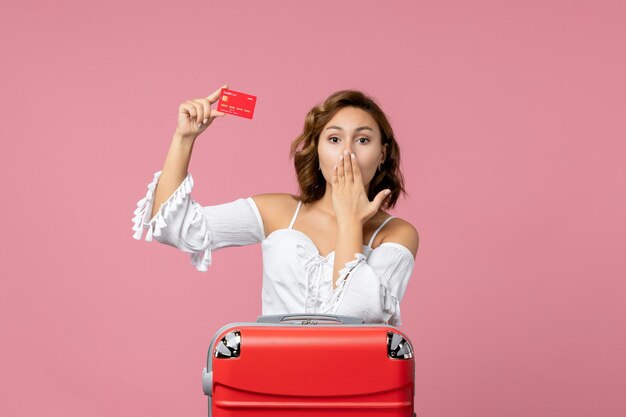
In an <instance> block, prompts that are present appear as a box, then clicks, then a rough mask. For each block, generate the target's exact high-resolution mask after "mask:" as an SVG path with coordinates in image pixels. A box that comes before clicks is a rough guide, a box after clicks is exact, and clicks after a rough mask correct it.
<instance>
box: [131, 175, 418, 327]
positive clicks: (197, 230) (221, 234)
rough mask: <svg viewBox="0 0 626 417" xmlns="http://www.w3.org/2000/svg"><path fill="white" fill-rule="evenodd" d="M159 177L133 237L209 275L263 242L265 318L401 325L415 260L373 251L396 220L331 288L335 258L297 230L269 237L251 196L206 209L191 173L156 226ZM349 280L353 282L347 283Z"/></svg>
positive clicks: (392, 250)
mask: <svg viewBox="0 0 626 417" xmlns="http://www.w3.org/2000/svg"><path fill="white" fill-rule="evenodd" d="M160 176H161V171H158V172H156V173H154V178H153V180H152V182H151V183H150V184H149V185H148V192H147V194H146V196H145V197H144V198H142V199H141V200H139V201H138V202H137V209H136V210H135V212H134V214H135V217H134V218H133V223H134V226H133V230H134V231H135V233H134V235H133V237H134V238H135V239H137V240H141V239H142V236H143V232H144V230H145V229H147V233H146V238H145V240H146V241H148V242H150V241H152V237H154V238H155V239H156V240H157V241H158V242H161V243H164V244H166V245H170V246H173V247H175V248H178V249H180V250H182V251H183V252H187V253H189V254H190V258H191V264H192V265H194V266H195V267H196V269H197V270H198V271H202V272H205V271H207V269H208V266H209V265H211V262H212V256H211V254H212V252H213V251H215V250H218V249H221V248H224V247H229V246H243V245H250V244H253V243H259V242H261V246H262V251H263V286H262V288H263V289H262V314H263V315H268V314H291V313H320V314H338V315H347V316H356V317H360V318H362V319H364V321H365V322H366V323H388V324H391V325H394V326H400V325H401V324H402V322H401V319H400V300H402V297H403V296H404V293H405V291H406V287H407V284H408V282H409V278H410V277H411V275H412V273H413V266H414V258H413V254H412V253H411V251H410V250H409V249H408V248H406V247H405V246H403V245H401V244H399V243H394V242H383V243H382V244H380V245H379V246H377V247H376V249H372V247H371V245H372V242H373V241H374V238H375V237H376V234H377V233H378V232H379V231H380V229H382V227H383V226H384V225H385V224H386V223H387V222H388V221H389V220H391V219H392V218H394V216H390V217H389V218H387V219H386V220H385V221H384V222H383V224H381V225H380V226H379V227H378V229H377V230H376V231H375V232H374V234H373V235H372V238H371V239H370V241H369V244H368V245H367V246H365V245H363V253H355V254H354V255H355V259H354V260H352V261H350V262H347V263H346V264H345V267H344V268H343V269H341V270H340V271H339V278H338V279H337V281H336V284H337V287H336V288H335V289H334V290H333V288H332V274H333V264H334V255H335V252H334V251H333V252H331V253H329V254H328V255H326V256H321V254H320V252H319V250H318V249H317V247H316V246H315V244H314V243H313V241H312V240H311V239H310V238H309V237H308V236H307V235H306V234H304V233H303V232H301V231H299V230H296V229H293V228H292V226H293V224H294V222H295V220H296V216H297V215H298V212H299V210H300V207H301V204H302V202H301V201H300V202H299V203H298V207H297V209H296V211H295V214H294V216H293V218H292V219H291V223H290V224H289V227H288V228H286V229H277V230H274V231H273V232H272V233H270V234H269V235H268V236H265V231H264V227H263V220H262V218H261V214H260V212H259V209H258V207H257V206H256V204H255V202H254V199H252V197H248V198H240V199H238V200H235V201H231V202H228V203H224V204H218V205H214V206H201V205H200V204H198V203H197V202H196V201H194V200H193V199H192V198H191V189H192V188H193V178H192V176H191V173H187V176H186V178H185V179H184V180H183V181H182V182H181V184H180V185H179V186H178V188H177V189H176V191H174V193H172V195H171V196H170V197H169V198H168V200H167V201H166V202H165V203H163V204H162V205H161V207H160V208H159V210H158V212H157V213H156V214H155V216H154V217H153V218H152V219H150V214H151V213H152V208H153V205H154V190H155V188H156V185H157V182H158V180H159V177H160ZM348 276H350V277H351V278H350V279H347V278H348Z"/></svg>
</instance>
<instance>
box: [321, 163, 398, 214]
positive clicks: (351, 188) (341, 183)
mask: <svg viewBox="0 0 626 417" xmlns="http://www.w3.org/2000/svg"><path fill="white" fill-rule="evenodd" d="M331 186H332V190H331V191H332V202H333V208H334V209H335V214H336V216H337V222H338V223H342V222H344V221H352V220H358V221H360V222H361V224H365V222H367V221H368V220H369V219H370V218H371V217H372V216H374V215H375V214H376V213H378V210H379V209H380V206H381V205H382V203H383V201H384V200H385V198H386V197H387V196H388V195H389V193H388V192H387V191H389V190H388V189H385V190H381V191H380V192H379V193H378V194H376V196H375V197H374V200H372V201H369V199H368V197H367V193H366V191H365V185H364V184H363V177H362V176H361V168H360V167H359V163H358V162H357V159H356V155H355V154H354V153H352V154H351V153H348V152H347V151H344V153H342V154H341V155H340V156H339V161H338V162H337V165H335V166H334V167H333V175H332V180H331Z"/></svg>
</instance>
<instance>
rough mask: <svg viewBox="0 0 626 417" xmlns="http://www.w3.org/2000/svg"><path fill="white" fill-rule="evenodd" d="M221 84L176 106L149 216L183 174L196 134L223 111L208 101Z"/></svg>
mask: <svg viewBox="0 0 626 417" xmlns="http://www.w3.org/2000/svg"><path fill="white" fill-rule="evenodd" d="M224 87H226V88H228V84H224V85H223V86H222V87H221V88H219V89H217V90H215V91H214V92H213V93H212V94H211V95H209V96H207V97H202V98H197V99H193V100H187V101H185V102H184V103H182V104H181V105H180V106H178V125H177V126H176V131H175V132H174V137H173V138H172V143H171V144H170V149H169V151H168V152H167V157H166V158H165V163H164V164H163V169H162V170H161V177H160V178H159V182H158V184H157V187H156V189H155V190H154V191H155V199H154V206H153V207H152V213H151V218H152V217H154V216H155V214H156V213H157V211H159V208H160V207H161V205H162V204H163V203H164V202H166V201H167V199H168V198H169V197H170V196H171V195H172V193H173V192H174V191H176V189H177V188H178V186H179V185H180V184H181V183H182V182H183V180H184V179H185V177H186V176H187V169H188V168H189V160H190V159H191V152H192V150H193V144H194V142H195V141H196V138H197V137H198V136H199V135H200V134H201V133H202V132H204V131H205V130H206V128H207V127H209V126H210V125H211V123H212V122H213V120H214V119H215V118H216V117H223V116H225V115H226V114H225V113H222V112H220V111H217V110H213V109H211V104H213V103H215V102H216V101H217V99H218V98H219V95H220V91H221V89H222V88H224Z"/></svg>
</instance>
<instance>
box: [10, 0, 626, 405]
mask: <svg viewBox="0 0 626 417" xmlns="http://www.w3.org/2000/svg"><path fill="white" fill-rule="evenodd" d="M624 4H625V3H624V2H621V1H598V0H594V1H591V0H589V1H545V0H542V1H506V2H504V1H500V2H494V1H473V2H467V1H462V0H458V1H432V2H409V1H405V2H397V1H396V2H393V1H386V2H380V1H376V2H374V1H362V0H359V1H340V2H338V1H315V2H300V1H245V2H235V3H232V2H228V1H220V2H197V1H189V2H185V3H181V2H154V1H133V2H128V1H100V2H84V1H58V2H46V1H38V2H33V1H25V2H8V3H6V4H5V5H3V11H2V13H0V35H1V37H0V39H1V40H0V42H1V48H2V50H1V52H2V57H3V65H2V77H1V79H0V83H1V84H0V87H1V89H2V92H3V93H2V100H0V106H1V109H0V110H1V111H0V114H1V115H2V123H0V133H1V137H2V141H3V152H2V156H3V157H2V159H3V162H2V164H1V165H0V170H1V172H0V174H1V175H2V179H3V181H2V186H3V189H2V204H1V209H0V210H2V233H3V236H4V239H2V251H1V252H0V256H1V265H2V270H1V276H2V281H1V283H2V288H1V291H0V308H1V314H0V332H1V334H0V336H1V338H2V349H1V352H2V362H3V365H2V368H3V369H2V378H0V397H1V398H0V415H2V416H31V415H46V416H65V417H74V416H96V417H99V416H135V415H146V416H151V417H158V416H183V415H186V416H200V415H205V413H206V407H207V398H206V397H205V396H204V395H203V393H202V389H201V382H200V376H201V370H202V367H203V366H204V364H205V360H206V351H207V348H208V345H209V342H210V340H211V338H212V336H213V334H214V332H215V331H217V329H219V328H220V327H221V326H223V325H225V324H228V323H231V322H235V321H255V320H256V317H257V316H258V315H259V314H260V313H261V297H260V294H261V266H262V265H261V250H260V245H252V246H246V247H240V248H226V249H222V250H221V251H220V252H215V254H214V264H213V265H212V266H211V268H210V270H209V271H208V272H207V273H204V274H203V273H200V272H197V271H196V270H195V269H194V268H193V267H192V266H191V264H190V262H189V258H188V256H187V255H186V254H183V253H181V252H179V251H177V250H175V249H174V248H171V247H167V246H165V245H161V244H159V243H158V242H153V243H147V242H145V241H141V242H138V241H136V240H134V239H132V233H133V232H132V230H131V227H132V223H131V218H132V212H133V210H134V208H135V204H136V202H137V200H139V199H140V198H142V197H143V196H144V195H145V192H146V185H147V184H148V182H149V181H150V180H151V178H152V174H153V173H154V172H155V171H158V170H159V169H161V167H162V163H163V161H164V158H165V155H166V152H167V148H168V146H169V142H170V140H171V136H172V133H173V131H174V128H175V126H176V118H177V110H178V106H179V104H180V103H181V102H183V101H185V100H187V99H191V98H197V97H201V96H206V95H208V94H209V93H211V92H212V91H214V90H215V89H217V88H219V87H220V86H221V85H222V84H224V83H226V82H228V83H230V87H231V88H233V89H236V90H240V91H244V92H248V93H250V94H255V95H257V96H258V102H257V107H256V111H255V116H254V119H253V120H247V119H242V118H236V117H230V118H226V119H218V120H216V122H215V123H214V125H212V126H211V127H209V129H208V131H207V132H205V133H204V134H203V135H202V136H201V137H200V138H199V140H198V143H197V145H196V147H195V152H194V156H193V159H192V162H191V166H190V171H191V172H192V174H193V175H194V178H195V180H196V188H195V189H194V198H195V199H196V200H197V201H199V202H201V203H202V204H204V205H210V204H218V203H222V202H227V201H232V200H234V199H237V198H240V197H246V196H250V195H253V194H259V193H264V192H292V193H295V192H296V182H295V175H294V170H293V164H292V161H290V160H289V157H288V150H289V144H290V143H291V141H292V140H293V138H295V137H296V136H297V135H298V133H299V132H300V130H301V128H302V125H303V121H304V116H305V114H306V112H307V111H308V109H309V108H310V107H311V106H313V105H315V104H317V103H319V102H321V101H322V100H323V99H324V98H325V97H327V96H328V95H329V94H331V93H332V92H334V91H336V90H339V89H344V88H356V89H362V90H363V91H365V92H366V93H368V94H371V95H373V96H374V97H375V98H377V99H378V100H379V103H380V104H381V106H382V107H383V109H384V110H385V111H386V113H387V114H388V115H389V117H390V119H391V123H392V125H393V127H394V128H395V131H396V133H397V137H398V140H399V143H400V145H401V147H402V151H403V154H402V156H403V168H404V173H405V176H406V179H407V187H408V191H409V193H410V194H411V195H410V198H409V199H406V200H400V203H399V204H398V206H397V208H396V210H395V211H392V213H393V214H395V215H397V216H400V217H402V218H405V219H407V220H409V221H410V222H411V223H413V224H414V225H415V227H416V228H417V229H418V231H419V233H420V249H419V252H418V256H417V260H416V266H415V273H414V275H413V277H412V280H411V282H410V284H409V287H408V291H407V294H406V296H405V298H404V299H403V301H402V312H403V316H402V319H403V325H402V327H401V328H402V330H404V331H405V332H407V333H408V334H409V335H410V337H411V338H412V341H413V344H414V348H415V351H416V366H417V381H416V391H417V392H416V411H417V413H418V416H420V417H447V416H472V417H473V416H476V417H478V416H480V417H488V416H493V417H501V416H507V417H516V416H520V417H521V416H566V415H567V416H569V417H575V416H592V415H593V416H603V417H609V416H623V415H625V414H626V399H625V398H626V397H624V396H623V394H624V393H623V388H624V386H626V376H625V375H626V372H625V371H626V359H625V355H624V351H625V349H626V334H625V330H624V329H625V328H626V326H625V324H626V323H624V321H625V320H624V317H625V315H626V307H625V304H626V303H625V302H624V300H625V296H626V284H625V281H624V277H625V276H626V256H624V255H625V254H626V251H625V246H626V245H625V244H624V234H625V233H626V217H625V216H624V213H625V212H626V195H625V194H626V193H625V190H626V170H625V168H624V166H625V164H624V159H625V158H624V154H625V152H626V149H625V148H626V146H625V145H624V139H625V132H626V128H625V124H624V116H625V114H626V101H625V99H624V97H626V81H625V80H626V78H625V77H624V74H626V59H625V56H626V26H625V25H624V16H625V13H626V7H625V5H624Z"/></svg>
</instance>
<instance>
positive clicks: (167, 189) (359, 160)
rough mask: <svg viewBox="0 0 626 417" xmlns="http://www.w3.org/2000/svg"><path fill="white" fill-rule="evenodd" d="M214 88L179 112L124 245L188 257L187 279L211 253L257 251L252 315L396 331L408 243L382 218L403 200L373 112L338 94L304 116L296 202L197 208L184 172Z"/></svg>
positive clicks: (295, 151)
mask: <svg viewBox="0 0 626 417" xmlns="http://www.w3.org/2000/svg"><path fill="white" fill-rule="evenodd" d="M223 87H228V85H227V84H226V85H224V86H223ZM220 90H221V88H220V89H218V90H216V91H215V92H214V93H213V94H211V95H210V96H208V97H206V98H198V99H194V100H189V101H186V102H184V103H182V104H181V105H180V107H179V112H178V126H177V128H176V131H175V134H174V137H173V140H172V143H171V145H170V148H169V151H168V154H167V158H166V160H165V164H164V165H163V169H162V170H161V171H158V172H156V173H155V174H154V178H153V180H152V182H151V183H150V184H149V185H148V192H147V194H146V196H145V197H144V198H143V199H141V200H139V202H138V203H137V209H136V210H135V213H134V214H135V217H134V219H133V222H134V223H135V226H134V227H133V230H135V234H134V236H133V237H134V238H135V239H137V240H141V239H142V236H143V231H144V229H147V234H146V241H151V240H152V237H153V236H154V238H155V239H156V240H157V241H158V242H161V243H164V244H167V245H170V246H174V247H176V248H178V249H180V250H182V251H183V252H186V253H189V254H190V257H191V263H192V264H193V265H194V266H195V267H196V269H197V270H198V271H206V270H207V269H208V266H209V265H211V253H212V252H213V251H215V250H218V249H220V248H224V247H228V246H242V245H250V244H253V243H259V242H261V243H262V251H263V291H262V302H263V307H262V314H263V315H267V314H289V313H326V314H341V315H348V316H357V317H361V318H363V319H364V320H365V322H366V323H389V324H392V325H397V326H399V325H401V320H400V301H401V300H402V297H403V295H404V293H405V291H406V287H407V284H408V281H409V278H410V277H411V274H412V272H413V266H414V261H415V256H416V253H417V248H418V242H419V237H418V233H417V231H416V229H415V228H414V227H413V226H412V225H411V224H410V223H408V222H406V221H404V220H402V219H400V218H397V217H394V216H390V215H389V214H388V213H386V212H385V211H383V209H382V208H393V207H394V206H395V203H396V201H397V199H398V196H399V195H400V193H405V194H406V192H405V190H404V182H403V177H402V173H401V172H400V149H399V146H398V143H397V142H396V139H395V136H394V133H393V130H392V129H391V126H390V124H389V122H388V121H387V118H386V116H385V114H384V113H383V112H382V110H381V109H380V108H379V106H378V105H377V104H376V102H375V101H374V100H373V99H372V98H370V97H368V96H366V95H365V94H363V93H362V92H359V91H355V90H342V91H338V92H336V93H334V94H332V95H331V96H330V97H328V98H327V99H326V100H325V101H324V103H322V104H321V105H319V106H315V107H313V108H312V109H311V110H310V111H309V113H308V114H307V116H306V119H305V122H304V129H303V132H302V133H301V134H300V136H298V137H297V138H296V139H295V141H294V142H293V143H292V145H291V156H292V157H293V158H294V163H295V168H296V175H297V179H298V184H299V192H300V193H299V194H298V195H292V194H288V193H275V194H258V195H254V196H251V197H248V198H240V199H238V200H235V201H232V202H228V203H224V204H219V205H214V206H201V205H200V204H198V203H197V202H196V201H194V200H193V199H192V198H191V194H190V193H191V189H192V187H193V178H192V176H191V174H190V173H188V172H187V169H188V166H189V159H190V158H191V152H192V150H193V144H194V142H195V140H196V139H197V138H198V136H199V135H200V134H201V133H202V132H204V130H206V128H207V127H208V126H209V125H211V123H212V122H213V121H214V120H215V119H216V118H218V117H224V116H225V114H224V113H221V112H218V111H216V110H214V109H211V104H213V103H215V102H216V101H217V99H218V98H219V93H220ZM381 207H382V208H381ZM392 219H393V220H392Z"/></svg>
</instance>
